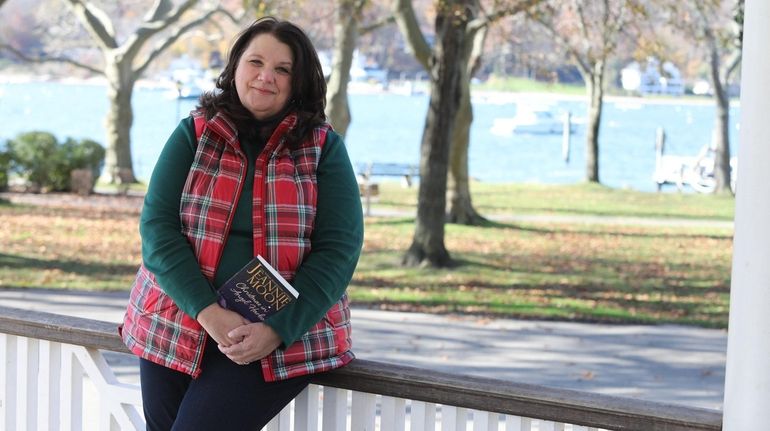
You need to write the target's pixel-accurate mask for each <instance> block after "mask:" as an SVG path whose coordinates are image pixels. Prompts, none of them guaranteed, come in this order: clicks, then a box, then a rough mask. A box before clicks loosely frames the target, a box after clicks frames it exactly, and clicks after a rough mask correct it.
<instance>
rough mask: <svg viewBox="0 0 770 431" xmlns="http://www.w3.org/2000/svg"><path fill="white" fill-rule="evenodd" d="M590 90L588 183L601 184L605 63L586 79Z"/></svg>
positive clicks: (587, 152)
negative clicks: (601, 136) (600, 163)
mask: <svg viewBox="0 0 770 431" xmlns="http://www.w3.org/2000/svg"><path fill="white" fill-rule="evenodd" d="M586 78H587V79H586V80H585V81H586V89H587V90H588V103H589V105H588V118H587V125H586V178H585V179H586V181H587V182H589V183H598V182H599V129H600V125H601V121H602V104H603V102H604V62H603V61H599V62H597V63H596V64H594V65H593V69H592V71H591V74H590V75H589V76H587V77H586Z"/></svg>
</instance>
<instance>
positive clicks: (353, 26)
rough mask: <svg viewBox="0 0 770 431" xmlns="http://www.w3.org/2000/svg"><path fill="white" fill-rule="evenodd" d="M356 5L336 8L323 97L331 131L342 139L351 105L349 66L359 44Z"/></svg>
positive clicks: (348, 3) (345, 1) (343, 4)
mask: <svg viewBox="0 0 770 431" xmlns="http://www.w3.org/2000/svg"><path fill="white" fill-rule="evenodd" d="M354 3H355V2H353V1H350V0H343V1H340V2H338V5H337V19H336V22H337V23H336V24H335V25H334V54H333V60H332V61H333V63H332V74H331V77H330V78H329V88H328V93H327V95H326V115H327V116H328V117H329V122H330V123H331V125H332V126H333V127H334V130H335V131H336V132H337V133H339V134H340V135H342V136H343V137H344V136H345V133H347V130H348V126H349V125H350V121H351V116H350V105H349V104H348V81H350V66H351V64H352V63H353V51H355V49H356V43H357V41H358V21H357V18H356V17H357V14H358V10H357V8H356V7H355V4H354Z"/></svg>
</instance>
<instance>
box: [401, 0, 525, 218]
mask: <svg viewBox="0 0 770 431" xmlns="http://www.w3.org/2000/svg"><path fill="white" fill-rule="evenodd" d="M538 2H539V0H523V1H515V2H503V3H497V4H495V8H494V9H493V10H492V11H491V12H489V13H482V7H481V4H480V2H479V1H478V0H474V1H471V2H469V5H468V13H469V14H470V15H469V19H468V21H467V24H466V27H465V29H464V31H465V35H464V37H463V40H462V45H461V46H460V51H459V57H458V58H459V61H460V63H459V64H458V67H459V73H460V83H459V85H460V104H459V106H458V109H457V111H456V115H455V118H454V121H453V122H452V124H453V129H452V134H451V146H450V155H449V168H448V169H449V177H448V179H447V184H448V186H447V187H448V191H449V192H448V195H447V202H448V205H447V207H448V208H447V221H448V222H450V223H461V224H467V225H478V224H482V223H484V222H485V221H486V219H485V218H484V217H482V216H481V215H480V214H479V213H478V212H477V211H476V209H475V208H474V207H473V203H472V199H471V193H470V184H469V175H468V149H469V146H470V130H471V124H472V123H473V107H472V105H471V91H470V83H471V78H472V77H473V75H474V74H475V72H476V70H477V69H478V67H479V66H480V64H481V56H482V52H483V50H484V41H485V40H486V35H487V30H488V28H489V26H490V25H491V24H493V23H494V22H496V21H498V20H500V19H501V18H504V17H506V16H511V15H515V14H517V13H519V12H521V11H523V10H525V9H527V8H529V7H531V6H532V5H534V4H537V3H538ZM396 14H397V17H398V18H397V22H399V27H400V28H401V31H402V33H403V34H404V36H405V38H406V39H407V41H408V44H409V46H410V48H411V50H412V52H413V53H414V56H415V58H416V59H417V61H418V62H419V63H420V64H422V65H423V67H424V68H425V69H426V70H429V68H430V58H431V50H430V47H429V46H428V44H427V43H426V42H425V37H424V36H423V35H422V32H421V31H420V29H419V26H418V25H417V22H416V18H415V14H414V10H413V8H412V5H411V3H410V2H398V8H397V9H396ZM410 32H412V33H413V34H412V33H410Z"/></svg>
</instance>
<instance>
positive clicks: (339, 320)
mask: <svg viewBox="0 0 770 431" xmlns="http://www.w3.org/2000/svg"><path fill="white" fill-rule="evenodd" d="M193 117H194V119H195V128H196V136H198V148H197V151H196V154H195V160H194V161H193V164H192V167H191V168H190V173H189V175H188V177H187V181H186V183H185V187H184V191H183V193H182V199H181V206H180V217H181V221H182V231H183V233H184V234H185V235H186V236H187V238H188V240H189V242H190V244H191V245H192V247H193V250H194V252H195V255H196V256H197V259H198V263H199V264H200V267H201V270H202V272H203V274H204V275H205V276H206V277H207V278H209V280H213V279H214V274H215V272H216V268H217V267H218V265H219V259H220V257H221V256H222V251H223V248H224V244H225V240H226V238H227V234H228V232H229V230H230V223H231V221H232V216H233V213H234V212H235V207H236V204H237V199H238V196H239V195H240V192H241V184H242V180H243V176H244V175H245V174H246V166H245V162H246V156H245V155H244V154H243V152H242V151H241V149H240V143H239V142H238V139H237V135H236V133H235V131H234V130H235V129H234V127H233V125H232V124H231V123H230V122H229V121H228V120H226V119H225V118H224V117H222V116H219V115H217V116H215V117H214V118H212V119H211V120H209V121H208V122H206V121H205V119H204V118H203V117H202V114H201V113H199V112H194V113H193ZM295 124H296V116H295V115H289V116H287V117H286V118H285V119H284V120H283V121H282V122H281V123H280V124H279V125H278V127H277V128H276V130H275V132H274V133H273V135H272V137H271V138H270V140H269V141H268V142H267V144H266V146H265V149H264V150H263V151H262V153H261V154H260V155H259V157H258V158H257V161H256V165H255V172H254V197H253V206H254V211H253V224H254V254H257V253H259V254H262V255H263V256H265V257H266V258H267V259H268V261H269V262H270V263H271V264H273V266H275V267H276V268H277V269H278V270H279V271H280V272H281V274H282V275H283V276H284V277H286V278H287V279H288V280H292V279H293V277H294V273H295V271H296V269H297V268H298V267H299V265H300V264H301V263H302V260H303V259H304V257H305V256H306V255H307V254H308V253H309V252H310V235H311V233H312V230H313V221H314V218H315V212H316V197H317V182H316V168H317V166H318V160H319V158H320V155H321V150H322V149H323V145H324V142H325V141H326V134H327V132H328V131H329V126H328V125H324V126H323V127H318V128H316V129H315V130H313V133H312V139H307V140H306V142H304V143H303V144H302V145H300V146H299V148H298V149H296V150H294V151H289V150H288V149H287V148H286V147H285V146H284V145H283V139H282V137H283V136H285V134H286V132H287V131H288V130H290V129H291V128H292V127H294V125H295ZM350 332H351V328H350V308H349V307H348V300H347V295H343V297H342V298H341V299H340V300H339V301H338V302H337V303H336V304H334V305H333V306H332V307H331V308H330V309H329V311H328V312H327V313H326V315H324V317H323V318H322V319H321V320H320V321H319V322H318V323H317V324H315V325H314V326H313V327H312V328H310V330H309V331H308V332H306V333H305V334H304V335H303V336H302V337H301V338H300V339H299V340H297V341H296V342H295V343H293V344H292V345H290V346H288V347H287V348H286V349H278V350H276V351H274V352H273V353H272V354H270V355H268V356H267V357H266V358H264V359H262V372H263V375H264V377H265V380H266V381H275V380H282V379H287V378H291V377H296V376H301V375H305V374H310V373H316V372H321V371H328V370H331V369H334V368H337V367H340V366H342V365H345V364H347V363H348V362H350V361H351V360H353V357H354V356H353V353H352V352H351V350H350V347H351V339H350ZM121 334H122V337H123V341H124V342H125V344H126V345H127V346H128V348H129V349H130V350H131V351H132V352H134V354H136V355H138V356H140V357H142V358H144V359H147V360H149V361H152V362H155V363H158V364H160V365H163V366H166V367H169V368H172V369H175V370H178V371H182V372H185V373H187V374H191V375H192V376H193V377H197V376H198V375H199V374H200V372H201V369H200V363H201V358H202V356H203V347H204V346H205V344H206V337H207V335H206V333H205V331H204V330H203V328H202V327H201V326H200V325H199V324H198V322H197V321H196V320H195V319H193V318H191V317H190V316H188V315H187V314H185V313H184V312H182V311H181V310H179V308H178V307H177V306H176V304H174V302H173V301H172V300H171V298H170V297H169V296H168V295H166V294H165V293H164V292H163V290H162V289H161V288H160V286H158V283H157V282H156V280H155V277H154V276H153V274H152V273H151V272H150V271H148V270H147V269H146V268H145V267H144V265H142V266H141V267H140V269H139V272H138V274H137V277H136V280H135V282H134V285H133V287H132V290H131V296H130V300H129V305H128V309H127V312H126V315H125V318H124V322H123V327H122V330H121Z"/></svg>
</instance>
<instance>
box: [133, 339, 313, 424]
mask: <svg viewBox="0 0 770 431" xmlns="http://www.w3.org/2000/svg"><path fill="white" fill-rule="evenodd" d="M201 368H202V370H203V371H202V372H201V374H200V376H199V377H198V378H197V379H193V378H192V377H191V376H189V375H187V374H185V373H181V372H179V371H175V370H172V369H170V368H166V367H164V366H161V365H157V364H155V363H152V362H150V361H147V360H144V359H141V360H140V363H139V373H140V379H141V386H142V403H143V404H144V417H145V420H146V422H147V430H148V431H169V430H174V431H199V430H200V431H208V430H212V431H219V430H228V431H237V430H244V431H258V430H260V429H261V428H262V427H263V426H265V424H267V423H268V422H269V421H270V420H271V419H272V418H273V417H274V416H275V415H277V414H278V413H279V412H280V411H281V409H283V408H284V407H285V406H286V405H287V404H289V403H290V402H291V400H292V399H294V397H296V396H297V395H298V394H299V393H300V392H302V390H303V389H304V388H305V387H306V386H307V385H308V382H309V381H310V377H309V376H303V377H297V378H293V379H289V380H283V381H278V382H265V380H264V378H263V377H262V366H261V364H260V363H259V361H257V362H253V363H251V364H249V365H238V364H236V363H234V362H232V361H231V360H230V359H228V358H227V356H225V355H224V354H222V352H220V351H219V349H218V348H217V346H216V344H214V343H212V342H209V343H208V345H206V350H205V353H204V355H203V362H202V364H201Z"/></svg>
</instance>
